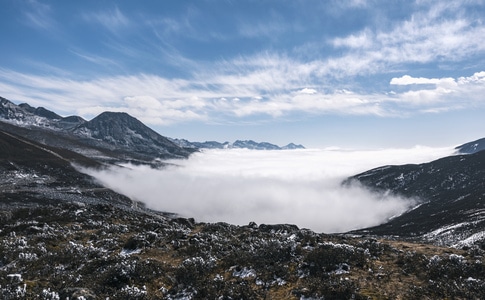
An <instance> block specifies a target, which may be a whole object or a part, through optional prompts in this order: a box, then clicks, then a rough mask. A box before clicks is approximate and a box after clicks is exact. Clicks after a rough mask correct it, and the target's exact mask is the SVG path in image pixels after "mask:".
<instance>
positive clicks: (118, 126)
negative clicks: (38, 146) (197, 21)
mask: <svg viewBox="0 0 485 300" xmlns="http://www.w3.org/2000/svg"><path fill="white" fill-rule="evenodd" d="M0 129H2V130H4V131H8V132H10V133H14V134H16V135H20V136H23V137H25V138H28V139H31V140H34V141H37V142H39V143H43V144H46V145H54V146H56V147H61V148H65V149H69V150H71V151H75V152H78V153H81V154H83V155H86V156H90V157H92V158H95V159H98V160H100V159H101V160H106V161H109V162H111V163H115V162H117V161H123V162H127V161H129V162H134V163H147V164H157V162H156V160H158V159H166V158H187V157H188V156H189V155H190V154H191V153H192V152H194V151H196V149H186V148H183V147H180V146H178V145H176V144H174V143H173V142H171V141H170V140H169V139H168V138H166V137H163V136H161V135H159V134H158V133H156V132H155V131H153V130H152V129H150V128H148V127H147V126H145V125H144V124H143V123H141V122H140V121H139V120H137V119H135V118H133V117H131V116H130V115H128V114H126V113H113V112H105V113H102V114H101V115H99V116H97V117H96V118H94V119H93V120H91V121H86V120H84V119H82V118H81V117H78V116H69V117H65V118H63V117H61V116H59V115H57V114H56V113H54V112H51V111H49V110H47V109H45V108H42V107H40V108H34V107H31V106H30V105H28V104H20V105H15V104H14V103H12V102H10V101H9V100H7V99H5V98H1V97H0Z"/></svg>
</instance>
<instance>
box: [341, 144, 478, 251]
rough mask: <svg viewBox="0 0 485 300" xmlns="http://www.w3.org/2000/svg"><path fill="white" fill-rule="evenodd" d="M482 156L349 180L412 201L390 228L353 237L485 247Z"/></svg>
mask: <svg viewBox="0 0 485 300" xmlns="http://www.w3.org/2000/svg"><path fill="white" fill-rule="evenodd" d="M484 178H485V151H479V152H475V153H473V154H460V155H454V156H448V157H443V158H440V159H437V160H434V161H432V162H428V163H423V164H408V165H401V166H383V167H379V168H375V169H372V170H369V171H366V172H363V173H361V174H357V175H355V176H352V177H350V178H349V179H347V180H346V181H345V182H344V184H351V183H352V182H353V181H357V182H359V183H360V184H363V185H364V186H366V187H368V188H370V189H371V190H373V191H376V192H379V193H387V194H394V195H401V196H404V197H407V198H413V199H416V200H417V201H418V202H417V203H416V204H417V206H416V207H414V208H413V209H411V210H410V211H407V212H405V213H403V214H401V215H400V216H397V217H395V218H393V219H391V220H389V221H388V222H386V223H384V224H381V225H379V226H375V227H372V228H366V229H361V230H356V231H354V232H353V233H364V234H376V235H380V236H382V235H385V236H400V237H403V238H412V239H418V240H421V241H427V242H433V243H437V244H442V245H447V246H457V247H461V246H467V245H468V246H469V245H471V244H474V243H476V244H482V243H484V242H485V234H483V232H484V230H485V181H484V180H483V179H484Z"/></svg>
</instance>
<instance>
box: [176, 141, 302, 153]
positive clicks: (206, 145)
mask: <svg viewBox="0 0 485 300" xmlns="http://www.w3.org/2000/svg"><path fill="white" fill-rule="evenodd" d="M172 141H173V142H174V143H176V144H177V145H179V146H181V147H186V148H198V149H250V150H295V149H305V147H303V146H302V145H296V144H294V143H290V144H288V145H286V146H283V147H280V146H278V145H275V144H271V143H268V142H255V141H253V140H244V141H243V140H236V141H235V142H233V143H229V142H224V143H220V142H216V141H206V142H189V141H187V140H184V139H172Z"/></svg>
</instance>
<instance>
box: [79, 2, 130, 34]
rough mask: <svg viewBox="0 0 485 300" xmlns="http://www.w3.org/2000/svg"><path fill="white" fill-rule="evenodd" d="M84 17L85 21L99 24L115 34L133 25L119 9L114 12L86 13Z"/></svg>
mask: <svg viewBox="0 0 485 300" xmlns="http://www.w3.org/2000/svg"><path fill="white" fill-rule="evenodd" d="M82 16H83V19H84V20H85V21H87V22H94V23H98V24H100V25H102V26H103V27H105V28H106V29H108V30H109V31H111V32H115V33H116V32H118V31H119V30H122V29H125V28H127V27H128V26H130V25H131V24H132V23H131V21H130V19H129V18H128V17H126V16H125V14H123V13H122V12H121V11H120V10H119V9H118V7H115V8H114V9H112V10H106V11H100V12H91V13H84V14H83V15H82Z"/></svg>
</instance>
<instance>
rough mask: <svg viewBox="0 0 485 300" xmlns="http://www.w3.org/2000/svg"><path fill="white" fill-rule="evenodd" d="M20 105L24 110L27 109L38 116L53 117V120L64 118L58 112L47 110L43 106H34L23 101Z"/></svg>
mask: <svg viewBox="0 0 485 300" xmlns="http://www.w3.org/2000/svg"><path fill="white" fill-rule="evenodd" d="M19 107H21V108H23V109H24V110H26V111H28V112H30V113H32V114H34V115H36V116H39V117H44V118H47V119H51V120H60V119H62V117H61V116H59V115H58V114H56V113H55V112H52V111H50V110H47V109H45V108H43V107H32V106H30V105H29V104H27V103H21V104H19Z"/></svg>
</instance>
